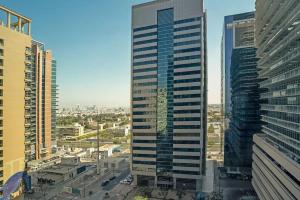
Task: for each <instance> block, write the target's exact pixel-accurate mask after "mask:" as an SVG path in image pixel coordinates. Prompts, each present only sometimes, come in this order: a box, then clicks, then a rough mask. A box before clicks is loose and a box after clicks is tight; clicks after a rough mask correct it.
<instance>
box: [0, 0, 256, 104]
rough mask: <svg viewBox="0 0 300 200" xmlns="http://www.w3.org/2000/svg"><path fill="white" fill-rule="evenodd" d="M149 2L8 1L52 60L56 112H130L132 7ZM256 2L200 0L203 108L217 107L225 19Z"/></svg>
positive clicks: (8, 5) (247, 8)
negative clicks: (77, 108) (204, 23)
mask: <svg viewBox="0 0 300 200" xmlns="http://www.w3.org/2000/svg"><path fill="white" fill-rule="evenodd" d="M146 1H149V0H26V1H20V0H9V1H3V0H2V1H0V4H2V5H3V6H6V7H8V8H10V9H13V10H15V11H17V12H19V13H21V14H23V15H25V16H27V17H29V18H31V19H32V36H33V38H34V39H35V40H38V41H41V42H43V43H45V44H46V48H49V49H51V50H52V51H53V53H54V56H55V59H56V60H57V76H58V84H59V104H60V106H72V105H76V104H80V105H99V106H100V105H101V106H129V98H130V90H129V88H130V49H131V48H130V35H131V33H130V31H131V5H133V4H138V3H141V2H146ZM254 7H255V0H205V8H206V9H207V12H208V34H207V35H208V41H207V42H208V103H220V79H221V78H220V46H221V36H222V25H223V18H224V16H225V15H231V14H237V13H241V12H248V11H253V10H254Z"/></svg>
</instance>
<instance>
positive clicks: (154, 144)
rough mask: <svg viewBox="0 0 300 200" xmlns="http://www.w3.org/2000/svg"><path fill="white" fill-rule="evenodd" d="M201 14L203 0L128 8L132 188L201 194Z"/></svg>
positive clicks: (203, 79) (203, 16)
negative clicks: (130, 18) (129, 23)
mask: <svg viewBox="0 0 300 200" xmlns="http://www.w3.org/2000/svg"><path fill="white" fill-rule="evenodd" d="M206 70H207V69H206V14H205V12H204V10H203V1H202V0H172V1H171V0H158V1H152V2H149V3H144V4H140V5H136V6H133V9H132V80H131V83H132V85H131V86H132V87H131V92H132V93H131V94H132V99H131V105H132V130H133V131H132V132H133V136H132V173H133V175H134V176H135V179H134V180H135V184H137V185H144V186H150V187H164V188H180V189H193V190H198V191H199V190H201V178H202V175H203V174H204V173H205V154H206V150H205V143H206V113H207V93H206V90H207V80H206V76H207V75H206V74H207V72H206Z"/></svg>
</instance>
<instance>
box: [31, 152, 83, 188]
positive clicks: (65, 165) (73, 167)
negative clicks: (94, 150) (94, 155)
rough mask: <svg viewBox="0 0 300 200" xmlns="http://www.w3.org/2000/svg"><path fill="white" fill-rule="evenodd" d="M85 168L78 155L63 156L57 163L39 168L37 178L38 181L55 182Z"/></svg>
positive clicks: (63, 179)
mask: <svg viewBox="0 0 300 200" xmlns="http://www.w3.org/2000/svg"><path fill="white" fill-rule="evenodd" d="M85 170H86V164H83V163H81V162H80V158H79V157H74V156H70V157H63V158H61V162H60V163H59V164H57V165H54V166H51V167H48V168H45V169H43V170H40V171H39V172H38V174H37V180H38V182H40V183H50V184H57V183H60V182H63V181H67V180H69V179H72V178H74V177H76V176H77V175H79V174H80V173H82V172H84V171H85Z"/></svg>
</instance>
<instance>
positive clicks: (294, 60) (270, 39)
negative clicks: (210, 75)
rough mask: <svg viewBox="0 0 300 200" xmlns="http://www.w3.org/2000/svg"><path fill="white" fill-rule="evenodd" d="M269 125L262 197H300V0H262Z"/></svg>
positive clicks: (257, 175) (262, 155)
mask: <svg viewBox="0 0 300 200" xmlns="http://www.w3.org/2000/svg"><path fill="white" fill-rule="evenodd" d="M256 12H257V13H256V32H255V34H256V46H257V48H258V49H257V56H258V57H259V59H260V60H259V62H258V67H259V68H260V69H261V70H260V71H259V76H260V78H261V79H263V80H262V81H261V82H260V88H261V90H262V93H261V95H260V98H261V101H262V104H261V115H262V121H263V123H264V124H263V126H262V130H261V134H256V135H255V136H254V146H253V163H252V175H253V179H252V184H253V187H254V189H255V191H256V193H257V195H258V196H259V198H260V199H299V197H300V34H299V33H300V1H298V0H290V1H272V0H257V1H256Z"/></svg>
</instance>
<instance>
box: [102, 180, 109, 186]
mask: <svg viewBox="0 0 300 200" xmlns="http://www.w3.org/2000/svg"><path fill="white" fill-rule="evenodd" d="M108 184H109V181H103V182H102V184H101V186H102V187H104V186H107V185H108Z"/></svg>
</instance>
